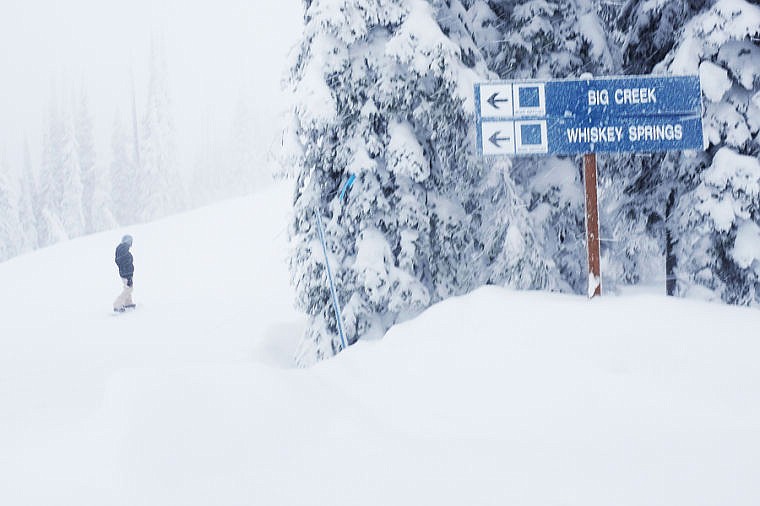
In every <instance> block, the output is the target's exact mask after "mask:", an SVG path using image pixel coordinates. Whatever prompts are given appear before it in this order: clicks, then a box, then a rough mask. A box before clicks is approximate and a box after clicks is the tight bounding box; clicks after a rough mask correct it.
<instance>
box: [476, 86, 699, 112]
mask: <svg viewBox="0 0 760 506" xmlns="http://www.w3.org/2000/svg"><path fill="white" fill-rule="evenodd" d="M475 105H476V111H477V114H478V118H479V119H480V118H482V119H487V118H495V119H498V118H539V117H554V118H557V117H563V118H569V117H577V116H584V117H587V116H607V115H611V116H664V115H693V114H700V115H701V112H702V92H701V87H700V82H699V77H698V76H633V77H631V76H627V77H603V78H596V79H562V80H554V81H492V82H487V83H476V84H475Z"/></svg>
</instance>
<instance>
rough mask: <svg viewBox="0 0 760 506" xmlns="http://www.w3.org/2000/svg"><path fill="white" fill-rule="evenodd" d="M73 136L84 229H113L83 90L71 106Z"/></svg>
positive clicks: (104, 174)
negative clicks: (80, 189) (77, 162)
mask: <svg viewBox="0 0 760 506" xmlns="http://www.w3.org/2000/svg"><path fill="white" fill-rule="evenodd" d="M75 138H76V142H77V153H78V156H79V165H80V168H81V172H82V212H83V214H84V221H85V227H84V230H85V232H86V233H92V232H99V231H101V230H107V229H110V228H113V227H114V226H115V223H116V222H115V220H114V217H113V214H112V212H111V195H110V194H111V187H110V180H109V177H108V173H107V172H106V171H104V170H102V168H101V166H100V165H99V164H98V162H97V157H96V153H95V141H94V138H93V120H92V115H91V114H90V109H89V103H88V98H87V94H86V93H85V91H84V89H82V91H81V94H80V98H79V101H78V102H77V104H76V107H75Z"/></svg>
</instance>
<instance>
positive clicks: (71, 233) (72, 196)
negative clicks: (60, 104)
mask: <svg viewBox="0 0 760 506" xmlns="http://www.w3.org/2000/svg"><path fill="white" fill-rule="evenodd" d="M63 118H64V119H63V146H62V151H61V165H60V166H59V168H58V170H60V172H61V176H62V177H61V180H62V184H61V188H60V191H61V214H60V218H61V223H62V224H63V227H64V229H65V230H66V235H67V236H68V237H69V238H73V237H79V236H81V235H83V234H84V232H85V218H84V209H83V205H82V199H83V195H84V186H83V185H82V169H81V165H80V161H79V145H78V144H77V139H76V133H75V132H76V129H75V128H76V127H75V126H74V118H73V117H72V115H71V114H69V113H68V111H66V110H64V112H63Z"/></svg>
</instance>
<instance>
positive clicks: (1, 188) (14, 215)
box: [0, 152, 22, 262]
mask: <svg viewBox="0 0 760 506" xmlns="http://www.w3.org/2000/svg"><path fill="white" fill-rule="evenodd" d="M19 200H20V188H19V181H18V177H17V174H16V173H15V172H14V171H13V170H12V169H11V166H10V164H9V163H8V159H7V158H6V155H5V153H4V152H3V153H0V262H2V261H3V260H7V259H9V258H11V257H13V256H16V255H17V254H18V253H19V252H20V250H21V245H22V229H21V220H20V218H19V207H18V203H19Z"/></svg>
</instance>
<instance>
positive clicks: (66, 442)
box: [0, 185, 760, 506]
mask: <svg viewBox="0 0 760 506" xmlns="http://www.w3.org/2000/svg"><path fill="white" fill-rule="evenodd" d="M288 200H289V189H288V188H287V187H286V186H285V185H277V186H275V187H274V188H272V189H271V190H268V191H266V192H263V193H260V194H257V195H254V196H251V197H248V198H245V199H239V200H234V201H229V202H225V203H222V204H219V205H215V206H212V207H208V208H205V209H201V210H198V211H195V212H192V213H188V214H185V215H181V216H175V217H172V218H169V219H165V220H162V221H159V222H155V223H152V224H147V225H143V226H138V227H130V228H129V229H125V230H117V231H113V232H108V233H104V234H99V235H96V236H91V237H86V238H82V239H78V240H75V241H70V242H68V243H65V244H60V245H57V246H54V247H52V248H48V249H46V250H41V251H38V252H35V253H33V254H30V255H26V256H22V257H18V258H16V259H14V260H11V261H9V262H6V263H3V264H0V287H2V289H0V316H1V317H0V448H2V451H1V452H0V476H2V479H0V503H2V504H8V505H45V506H49V505H55V504H76V505H77V506H85V505H98V506H101V505H103V504H108V505H136V504H140V505H156V506H158V505H161V506H167V505H183V506H184V505H210V504H219V505H237V504H239V505H250V504H267V505H276V504H282V505H295V504H324V505H331V506H334V505H384V506H385V505H389V504H451V505H462V504H478V505H483V504H488V505H490V504H493V505H504V504H521V505H547V504H565V505H583V506H590V505H605V506H607V505H610V504H616V505H668V506H673V505H689V506H693V505H708V504H710V505H714V504H731V505H755V504H758V502H760V484H759V483H758V481H757V479H756V478H757V476H758V475H760V461H758V459H757V455H758V454H760V402H759V401H760V369H759V368H758V367H757V366H756V363H755V362H756V357H757V356H758V355H760V342H759V341H758V337H757V329H758V328H760V312H758V311H756V310H748V309H742V308H732V307H725V306H720V305H714V304H706V303H701V302H693V301H686V300H673V299H668V298H665V297H661V296H658V295H647V294H641V295H631V296H625V297H606V298H602V299H599V300H594V301H591V302H589V301H587V300H586V299H585V298H583V297H573V296H562V295H551V294H545V293H526V292H513V291H509V290H505V289H501V288H497V287H484V288H482V289H479V290H477V291H475V292H473V293H471V294H469V295H467V296H465V297H461V298H456V299H450V300H447V301H444V302H443V303H440V304H438V305H436V306H434V307H432V308H430V309H429V310H428V311H426V312H425V313H424V314H422V315H421V316H419V317H418V318H416V319H414V320H412V321H409V322H406V323H404V324H402V325H398V326H397V327H395V328H393V329H391V330H390V331H389V332H388V334H387V335H386V336H385V338H384V339H382V340H378V341H369V342H363V343H359V344H357V345H356V346H353V347H352V348H350V349H349V350H347V351H345V352H344V353H342V354H341V355H339V356H338V357H336V358H334V359H331V360H328V361H325V362H322V363H320V364H318V365H317V366H315V367H313V368H310V369H305V370H301V369H296V368H294V367H292V366H291V363H292V362H291V361H290V360H291V357H292V354H293V352H294V351H295V347H296V343H297V339H298V337H299V336H300V334H301V332H302V331H303V325H304V320H303V318H302V317H301V316H300V315H298V314H297V313H296V312H295V311H294V310H293V309H292V297H293V294H292V292H291V289H290V288H289V285H288V275H287V270H286V266H285V257H286V253H287V245H286V231H285V228H286V224H287V215H288V210H287V209H288V208H287V205H288ZM125 232H129V233H131V234H132V235H133V236H134V238H135V244H134V247H133V253H134V255H135V267H136V272H135V300H136V302H137V303H138V309H137V311H136V312H134V313H128V314H124V315H119V316H114V315H112V314H111V309H110V304H111V301H112V299H113V298H114V297H115V296H116V295H117V294H118V292H119V289H120V285H119V280H118V276H117V274H116V270H115V265H114V264H113V258H112V256H113V249H114V248H115V246H116V244H117V243H118V241H119V239H120V237H121V235H122V234H123V233H125Z"/></svg>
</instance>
